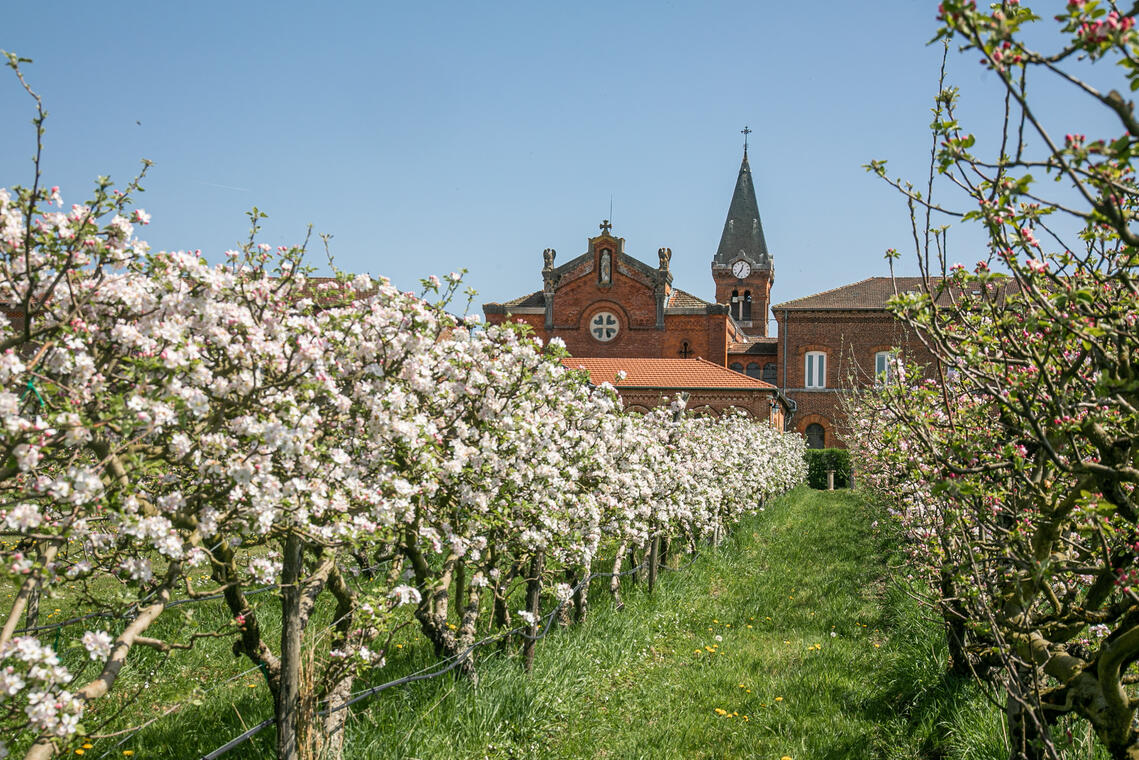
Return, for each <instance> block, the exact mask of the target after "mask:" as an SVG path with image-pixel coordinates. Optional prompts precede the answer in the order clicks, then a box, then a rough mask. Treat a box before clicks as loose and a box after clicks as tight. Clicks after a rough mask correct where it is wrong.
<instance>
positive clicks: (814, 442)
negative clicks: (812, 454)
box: [803, 422, 827, 449]
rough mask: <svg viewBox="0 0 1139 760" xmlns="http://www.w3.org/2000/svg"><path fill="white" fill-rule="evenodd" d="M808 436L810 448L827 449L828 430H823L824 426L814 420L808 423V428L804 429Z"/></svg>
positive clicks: (808, 446)
mask: <svg viewBox="0 0 1139 760" xmlns="http://www.w3.org/2000/svg"><path fill="white" fill-rule="evenodd" d="M803 432H804V433H805V434H806V436H807V448H808V449H825V448H826V442H827V432H826V431H825V430H823V426H822V425H820V424H819V423H817V422H812V423H811V424H810V425H807V429H806V430H804V431H803Z"/></svg>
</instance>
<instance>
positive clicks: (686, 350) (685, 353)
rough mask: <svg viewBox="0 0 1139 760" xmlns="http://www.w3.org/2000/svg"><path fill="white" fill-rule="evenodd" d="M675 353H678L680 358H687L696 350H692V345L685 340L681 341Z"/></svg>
mask: <svg viewBox="0 0 1139 760" xmlns="http://www.w3.org/2000/svg"><path fill="white" fill-rule="evenodd" d="M677 353H678V354H680V358H681V359H687V358H688V357H690V356H692V354H694V353H696V352H695V351H693V350H692V345H691V344H690V343H689V342H688V341H686V340H685V341H681V343H680V350H679V351H677Z"/></svg>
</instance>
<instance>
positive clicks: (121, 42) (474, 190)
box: [0, 0, 1064, 304]
mask: <svg viewBox="0 0 1139 760" xmlns="http://www.w3.org/2000/svg"><path fill="white" fill-rule="evenodd" d="M935 14H936V3H935V2H918V1H916V0H882V1H881V2H877V3H847V2H839V1H837V0H820V1H819V2H814V3H810V4H807V3H786V2H784V3H774V2H766V1H753V2H700V3H696V2H692V3H656V2H653V3H649V2H610V3H603V2H575V3H560V4H553V3H535V2H526V3H523V2H511V3H507V2H503V3H459V2H455V3H450V2H436V3H398V4H396V3H387V2H354V3H348V2H344V3H328V4H325V3H320V4H317V3H312V2H305V3H300V2H274V3H256V2H249V3H224V4H223V3H216V2H195V3H185V4H183V3H178V4H176V3H141V2H138V3H132V2H115V3H101V4H95V3H78V2H75V3H71V2H64V3H59V4H53V5H51V6H44V5H42V4H41V5H37V4H33V3H18V4H14V5H12V6H11V7H8V8H6V9H5V14H4V16H5V19H4V21H5V23H4V25H3V30H2V31H0V48H3V49H5V50H9V51H13V52H16V53H18V54H20V55H22V56H26V57H29V58H32V59H34V60H35V63H34V64H31V65H28V66H26V68H25V74H26V76H27V78H28V80H29V81H30V83H31V84H32V85H33V86H34V87H35V88H36V89H37V90H38V91H39V92H40V94H41V95H42V96H43V97H44V100H45V103H46V106H47V109H48V111H49V113H50V116H49V120H48V125H47V135H46V138H45V143H46V158H45V162H44V168H45V180H46V181H47V183H48V184H58V185H60V186H61V188H62V190H63V193H64V198H65V201H67V202H72V201H76V200H81V199H82V198H85V197H87V195H88V193H89V189H90V187H91V185H92V181H93V179H94V178H95V177H96V176H98V175H100V174H109V175H111V177H112V178H113V179H115V180H117V181H125V180H127V179H128V178H129V177H130V176H131V175H132V174H133V172H134V171H135V169H136V167H137V166H138V162H139V159H141V158H148V159H150V160H152V161H154V167H153V168H152V169H151V173H150V175H149V178H148V180H147V182H146V183H145V187H146V190H147V192H146V193H145V194H144V195H142V196H141V197H140V199H139V205H140V206H142V207H143V208H145V209H147V210H148V211H149V212H150V213H151V214H152V215H153V223H152V224H151V225H150V226H149V227H147V228H144V230H143V232H144V235H143V236H144V238H145V239H146V240H148V241H149V242H150V243H151V245H152V246H153V247H154V248H156V249H201V250H202V252H203V254H204V255H205V256H206V257H207V258H208V259H209V260H211V261H220V260H221V254H222V252H223V251H224V250H225V249H227V248H231V247H235V246H236V244H237V243H238V242H239V241H241V240H242V239H244V238H245V237H246V234H247V222H246V218H245V215H244V212H245V211H246V210H248V209H249V208H250V207H251V206H254V205H256V206H258V207H259V208H260V209H262V210H263V211H264V212H266V213H267V214H268V215H269V218H268V220H267V221H266V223H265V229H264V233H263V235H262V240H264V241H265V242H268V243H271V244H273V245H279V244H292V243H298V242H300V241H301V240H302V239H303V237H304V234H305V230H306V227H307V225H309V224H312V225H313V229H314V232H316V233H327V234H331V235H332V236H333V237H332V241H331V246H332V252H333V255H334V256H335V259H336V262H337V264H338V265H339V266H340V267H341V268H343V269H346V270H349V271H367V272H370V273H372V274H379V275H385V276H388V277H390V278H391V279H392V280H393V281H394V282H396V283H397V284H398V285H400V286H401V287H403V288H406V289H414V288H416V287H417V281H418V279H419V278H421V277H424V276H427V275H429V274H432V273H438V274H443V273H446V272H449V271H453V270H457V269H460V268H463V267H465V268H466V269H468V270H469V274H468V276H467V281H468V283H469V284H470V285H471V286H473V287H474V288H475V289H477V290H478V291H479V297H478V299H477V303H480V304H481V303H482V302H484V301H499V300H506V299H509V298H512V297H514V296H518V295H522V294H525V293H528V292H531V291H533V290H535V289H537V288H538V287H540V275H539V270H540V268H541V261H542V260H541V251H542V250H543V249H544V248H547V247H553V248H555V249H557V251H558V260H559V262H564V261H566V260H568V259H570V258H572V257H573V256H576V255H578V254H580V253H582V252H583V251H584V250H585V248H586V239H587V238H588V237H589V236H591V235H595V234H596V233H597V229H598V223H599V222H600V221H601V220H602V219H603V218H605V217H608V216H609V214H610V202H611V200H612V208H613V231H614V233H615V234H617V235H619V236H622V237H624V238H625V240H626V252H627V253H629V254H631V255H633V256H636V257H637V258H640V259H641V260H642V261H646V262H650V263H653V264H655V261H656V256H655V252H656V249H657V248H658V247H660V246H669V247H671V248H672V251H673V259H672V266H673V272H674V276H675V284H676V285H677V286H679V287H681V288H684V289H685V290H689V291H691V292H693V293H695V294H696V295H699V296H701V297H704V298H709V299H710V298H711V297H712V294H713V285H712V279H711V276H710V274H709V266H710V262H711V259H712V255H713V254H714V252H715V250H716V246H717V243H718V242H719V236H720V231H721V228H722V226H723V223H724V217H725V214H726V213H727V208H728V201H729V199H730V196H731V190H732V187H733V184H734V182H735V178H736V173H737V171H738V168H739V162H740V158H741V153H742V135H741V134H740V133H739V130H740V129H742V128H743V126H744V125H745V124H746V125H749V126H750V127H751V129H752V130H754V132H753V134H752V135H751V148H750V161H751V166H752V170H753V174H754V176H755V180H756V192H757V196H758V199H759V204H760V214H761V216H762V218H763V225H764V230H765V233H766V237H767V242H768V246H769V248H770V249H771V251H772V253H773V255H774V258H775V268H776V282H775V288H774V292H773V296H774V300H775V301H776V302H779V301H783V300H789V299H792V298H797V297H800V296H803V295H807V294H810V293H814V292H818V291H821V290H825V289H828V288H832V287H835V286H838V285H841V284H844V283H848V282H853V281H856V280H859V279H862V278H864V277H867V276H870V275H878V274H885V273H886V269H885V263H884V262H883V259H882V254H883V251H884V250H885V249H886V248H888V247H899V248H903V247H904V246H906V244H907V243H908V241H909V222H908V216H907V211H906V208H905V204H904V202H903V201H902V199H901V197H900V196H899V195H898V194H897V193H896V192H895V191H892V190H891V189H890V188H888V187H886V186H885V185H884V184H883V183H882V182H881V181H879V180H877V179H875V178H874V177H872V176H870V175H868V174H867V173H866V172H865V171H864V170H863V169H862V168H861V167H862V165H863V164H865V163H866V162H868V161H869V160H871V159H875V158H886V159H890V162H891V172H892V173H898V174H903V175H905V176H909V177H913V178H915V179H921V178H922V177H923V176H924V172H925V163H926V161H927V160H928V151H929V142H930V138H929V136H928V132H927V130H926V128H927V125H928V123H929V121H930V115H929V108H930V105H931V104H932V101H933V95H934V93H935V90H936V84H937V69H938V65H939V63H940V57H941V52H940V48H939V47H938V46H932V47H930V46H927V45H926V44H925V43H926V42H927V40H929V39H930V38H931V37H932V36H933V34H934V32H935V29H936V24H935ZM975 58H976V56H975V55H973V54H970V55H969V56H968V57H967V60H962V59H961V57H957V59H956V60H955V61H954V63H953V66H952V69H951V73H952V76H953V79H954V81H955V83H957V84H959V85H961V86H962V87H963V89H964V90H965V91H966V93H967V94H968V95H972V94H973V93H976V96H977V99H978V106H977V109H978V112H980V101H981V98H982V97H986V96H990V95H992V93H993V92H995V85H996V81H995V79H994V78H993V76H992V75H991V74H987V73H985V72H984V71H982V70H981V68H980V67H979V66H977V65H976V62H975ZM0 116H2V118H0V142H2V144H3V145H4V149H3V151H2V152H0V185H3V186H10V185H13V184H18V183H27V182H28V181H29V180H30V176H31V175H30V169H31V163H30V156H31V155H32V152H33V147H34V142H33V134H32V128H31V126H30V123H29V120H30V119H31V116H32V104H31V101H30V99H28V98H27V96H26V95H25V94H24V93H23V92H22V91H21V90H20V88H19V86H18V84H17V82H16V81H15V78H14V77H13V76H10V75H6V74H0ZM1062 131H1064V130H1061V132H1062ZM955 240H964V241H966V242H965V243H964V244H963V250H962V247H959V250H962V252H961V255H953V254H951V258H953V259H954V260H958V259H960V260H963V261H966V262H968V263H971V262H972V261H975V260H976V259H977V258H979V257H980V256H979V255H977V254H976V253H974V251H972V250H969V248H970V247H971V246H973V247H975V246H976V245H978V244H979V241H977V240H975V239H971V238H969V236H968V235H966V236H964V237H962V238H955ZM313 254H314V255H313V257H312V261H313V263H314V264H317V265H318V266H320V267H322V268H323V267H324V261H325V259H324V255H323V252H322V251H319V250H314V251H313ZM904 271H908V272H912V271H913V266H912V264H911V262H910V260H909V259H908V258H907V259H906V261H905V269H904Z"/></svg>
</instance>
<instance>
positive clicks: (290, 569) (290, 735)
mask: <svg viewBox="0 0 1139 760" xmlns="http://www.w3.org/2000/svg"><path fill="white" fill-rule="evenodd" d="M303 548H304V547H303V546H302V544H301V539H300V536H298V535H297V534H296V533H292V532H291V533H289V535H288V537H287V538H286V539H285V551H284V556H283V558H282V563H283V566H282V569H281V687H280V689H279V690H278V692H277V699H276V704H275V712H276V717H277V760H297V758H298V757H299V754H298V750H297V717H298V716H297V713H298V711H299V709H300V691H301V656H302V649H301V634H302V633H303V630H302V627H301V574H302V571H303V566H302V565H303V562H304V554H303Z"/></svg>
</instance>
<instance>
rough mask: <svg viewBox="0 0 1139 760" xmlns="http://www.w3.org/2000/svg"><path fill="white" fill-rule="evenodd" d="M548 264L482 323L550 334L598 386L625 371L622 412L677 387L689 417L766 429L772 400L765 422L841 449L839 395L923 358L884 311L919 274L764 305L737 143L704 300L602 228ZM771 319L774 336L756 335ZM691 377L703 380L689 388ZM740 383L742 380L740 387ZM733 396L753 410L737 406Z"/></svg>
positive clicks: (663, 265)
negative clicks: (726, 413)
mask: <svg viewBox="0 0 1139 760" xmlns="http://www.w3.org/2000/svg"><path fill="white" fill-rule="evenodd" d="M555 257H556V253H555V252H554V251H553V249H549V248H548V249H546V250H545V251H544V252H543V264H544V265H543V267H542V271H541V274H542V283H543V287H542V289H541V290H538V291H535V292H533V293H530V294H529V295H526V296H522V297H521V298H517V299H514V300H512V301H507V302H505V303H488V304H486V305H485V306H484V307H483V311H484V313H485V314H486V318H487V321H488V322H492V323H497V322H502V321H504V320H507V319H512V320H515V321H518V322H523V323H526V324H528V325H530V326H531V327H532V328H533V329H534V331H535V333H536V334H537V335H538V336H540V337H541V338H542V339H543V340H549V339H550V338H554V337H558V338H561V339H562V340H564V341H565V343H566V346H567V348H568V349H569V351H570V353H571V354H572V356H573V357H574V358H573V359H571V360H569V361H567V365H569V366H579V365H580V366H583V367H585V368H587V369H589V371H590V373H591V376H592V377H593V378H594V380H595V382H601V381H603V380H608V381H609V382H613V380H612V378H611V377H609V376H610V375H613V374H615V373H616V371H617V370H618V369H624V370H625V371H626V372H630V373H632V372H633V370H634V368H636V369H637V378H638V379H637V380H636V381H635V383H634V381H633V380H632V375H630V377H628V378H626V379H625V381H623V382H622V383H620V384H617V385H618V390H619V392H620V393H621V394H622V397H623V398H624V399H625V403H626V405H629V406H651V405H653V404H651V403H650V401H651V400H652V399H654V398H655V399H657V403H659V399H661V398H663V397H665V396H668V395H670V394H672V393H675V392H676V391H677V390H678V389H681V388H685V389H687V390H688V391H689V392H690V394H691V399H690V402H689V406H690V407H701V408H703V409H704V410H705V411H707V412H709V413H717V412H718V411H720V410H722V409H724V408H726V407H727V406H738V407H740V408H746V409H747V410H748V411H749V412H750V413H752V414H754V415H756V416H763V417H764V418H767V419H771V418H772V415H773V414H774V413H773V412H772V404H773V403H774V404H775V405H776V406H778V407H779V409H778V413H777V414H775V417H777V418H778V419H779V420H781V421H783V420H785V423H786V426H787V428H788V429H793V430H797V431H799V432H800V433H802V434H803V435H805V436H806V437H807V440H808V444H809V445H811V446H814V447H822V446H842V445H843V442H842V439H841V437H840V435H839V433H838V430H839V429H841V420H840V415H841V410H840V403H839V400H840V397H841V393H842V391H843V389H844V388H849V387H851V384H855V385H861V384H866V383H872V382H875V380H876V377H877V376H878V375H880V374H881V373H883V372H885V371H886V370H887V367H888V366H889V360H890V357H891V356H892V355H894V354H896V353H898V352H899V351H900V352H901V353H904V354H905V355H906V356H907V357H909V358H913V359H916V360H918V361H922V360H923V359H924V358H927V357H928V355H927V354H925V349H924V346H922V345H921V344H920V342H919V341H917V340H916V339H914V338H913V336H911V335H909V334H908V333H907V331H906V330H904V329H903V327H902V325H901V324H900V323H898V322H897V321H896V320H894V319H893V318H892V317H891V316H890V314H889V312H888V311H887V310H886V301H887V300H888V299H889V297H890V296H892V295H893V294H894V292H895V290H894V289H895V285H896V286H897V288H898V289H899V290H909V289H918V288H920V287H921V281H920V279H919V278H897V280H892V279H891V278H889V277H871V278H869V279H866V280H862V281H861V282H857V283H853V284H851V285H845V286H843V287H840V288H835V289H834V290H828V291H826V292H824V293H818V294H815V295H810V296H805V297H803V298H798V299H794V300H791V301H786V302H783V303H780V304H776V305H775V306H771V290H772V286H773V285H774V283H775V264H774V257H773V256H772V254H771V252H770V251H769V250H768V248H767V242H766V240H765V239H764V235H763V224H762V222H761V220H760V216H759V208H758V203H757V202H756V196H755V186H754V183H753V180H752V175H751V167H750V166H749V164H748V157H747V148H746V146H745V148H744V155H743V161H742V162H741V164H740V170H739V173H738V175H737V177H736V183H735V187H734V188H733V191H732V197H731V201H730V203H729V205H728V213H727V217H726V219H725V221H724V229H723V232H722V233H721V235H720V243H719V246H718V247H717V248H716V252H715V254H714V255H713V257H712V272H711V274H712V282H713V285H714V288H715V302H714V303H713V302H709V301H704V300H702V299H700V298H698V297H697V296H695V295H692V294H691V293H688V292H685V291H683V290H680V289H679V288H677V287H675V286H674V285H673V281H672V273H671V272H670V270H669V263H670V261H671V258H672V251H671V250H669V249H668V248H661V249H659V250H658V251H657V261H658V263H657V265H656V266H655V267H654V266H650V265H648V264H645V263H643V262H641V261H639V260H637V259H636V258H633V257H632V256H630V255H629V254H627V253H626V251H625V241H624V239H622V238H618V237H615V236H613V234H612V232H611V228H610V225H609V222H608V221H605V222H602V224H601V234H600V235H598V236H596V237H593V238H590V239H589V242H588V245H587V248H586V251H585V253H583V254H581V255H579V256H577V257H575V258H573V259H571V260H570V261H568V262H566V263H564V264H562V265H560V266H555V265H554V260H555ZM770 312H774V314H775V321H776V323H777V324H778V334H777V335H769V334H768V329H767V327H768V315H769V313H770ZM602 360H605V361H602ZM642 360H643V361H642ZM648 360H654V361H652V362H650V361H648ZM698 360H699V361H698ZM650 365H652V368H651V369H650ZM711 366H715V367H716V368H717V370H718V369H719V368H727V369H729V370H734V373H732V374H724V373H723V372H718V371H717V372H712V371H711V370H710V369H709V368H710V367H711ZM694 374H695V375H700V376H701V377H702V380H701V381H700V382H699V383H697V384H696V385H692V380H691V378H692V376H694ZM740 375H743V376H744V377H745V378H747V379H748V380H749V381H750V382H751V383H752V384H747V383H744V385H740V384H739V383H740V382H742V380H741V379H740V378H739V376H740ZM685 383H688V385H685ZM744 388H747V389H750V390H748V391H747V392H748V393H756V394H757V395H756V399H758V398H759V397H760V396H763V397H764V398H765V399H766V400H765V401H763V402H760V401H758V400H753V401H745V400H743V399H744V397H743V396H741V395H740V394H741V389H744ZM733 394H734V395H733ZM729 398H732V399H734V400H733V401H728V399H729ZM765 404H766V406H765Z"/></svg>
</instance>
